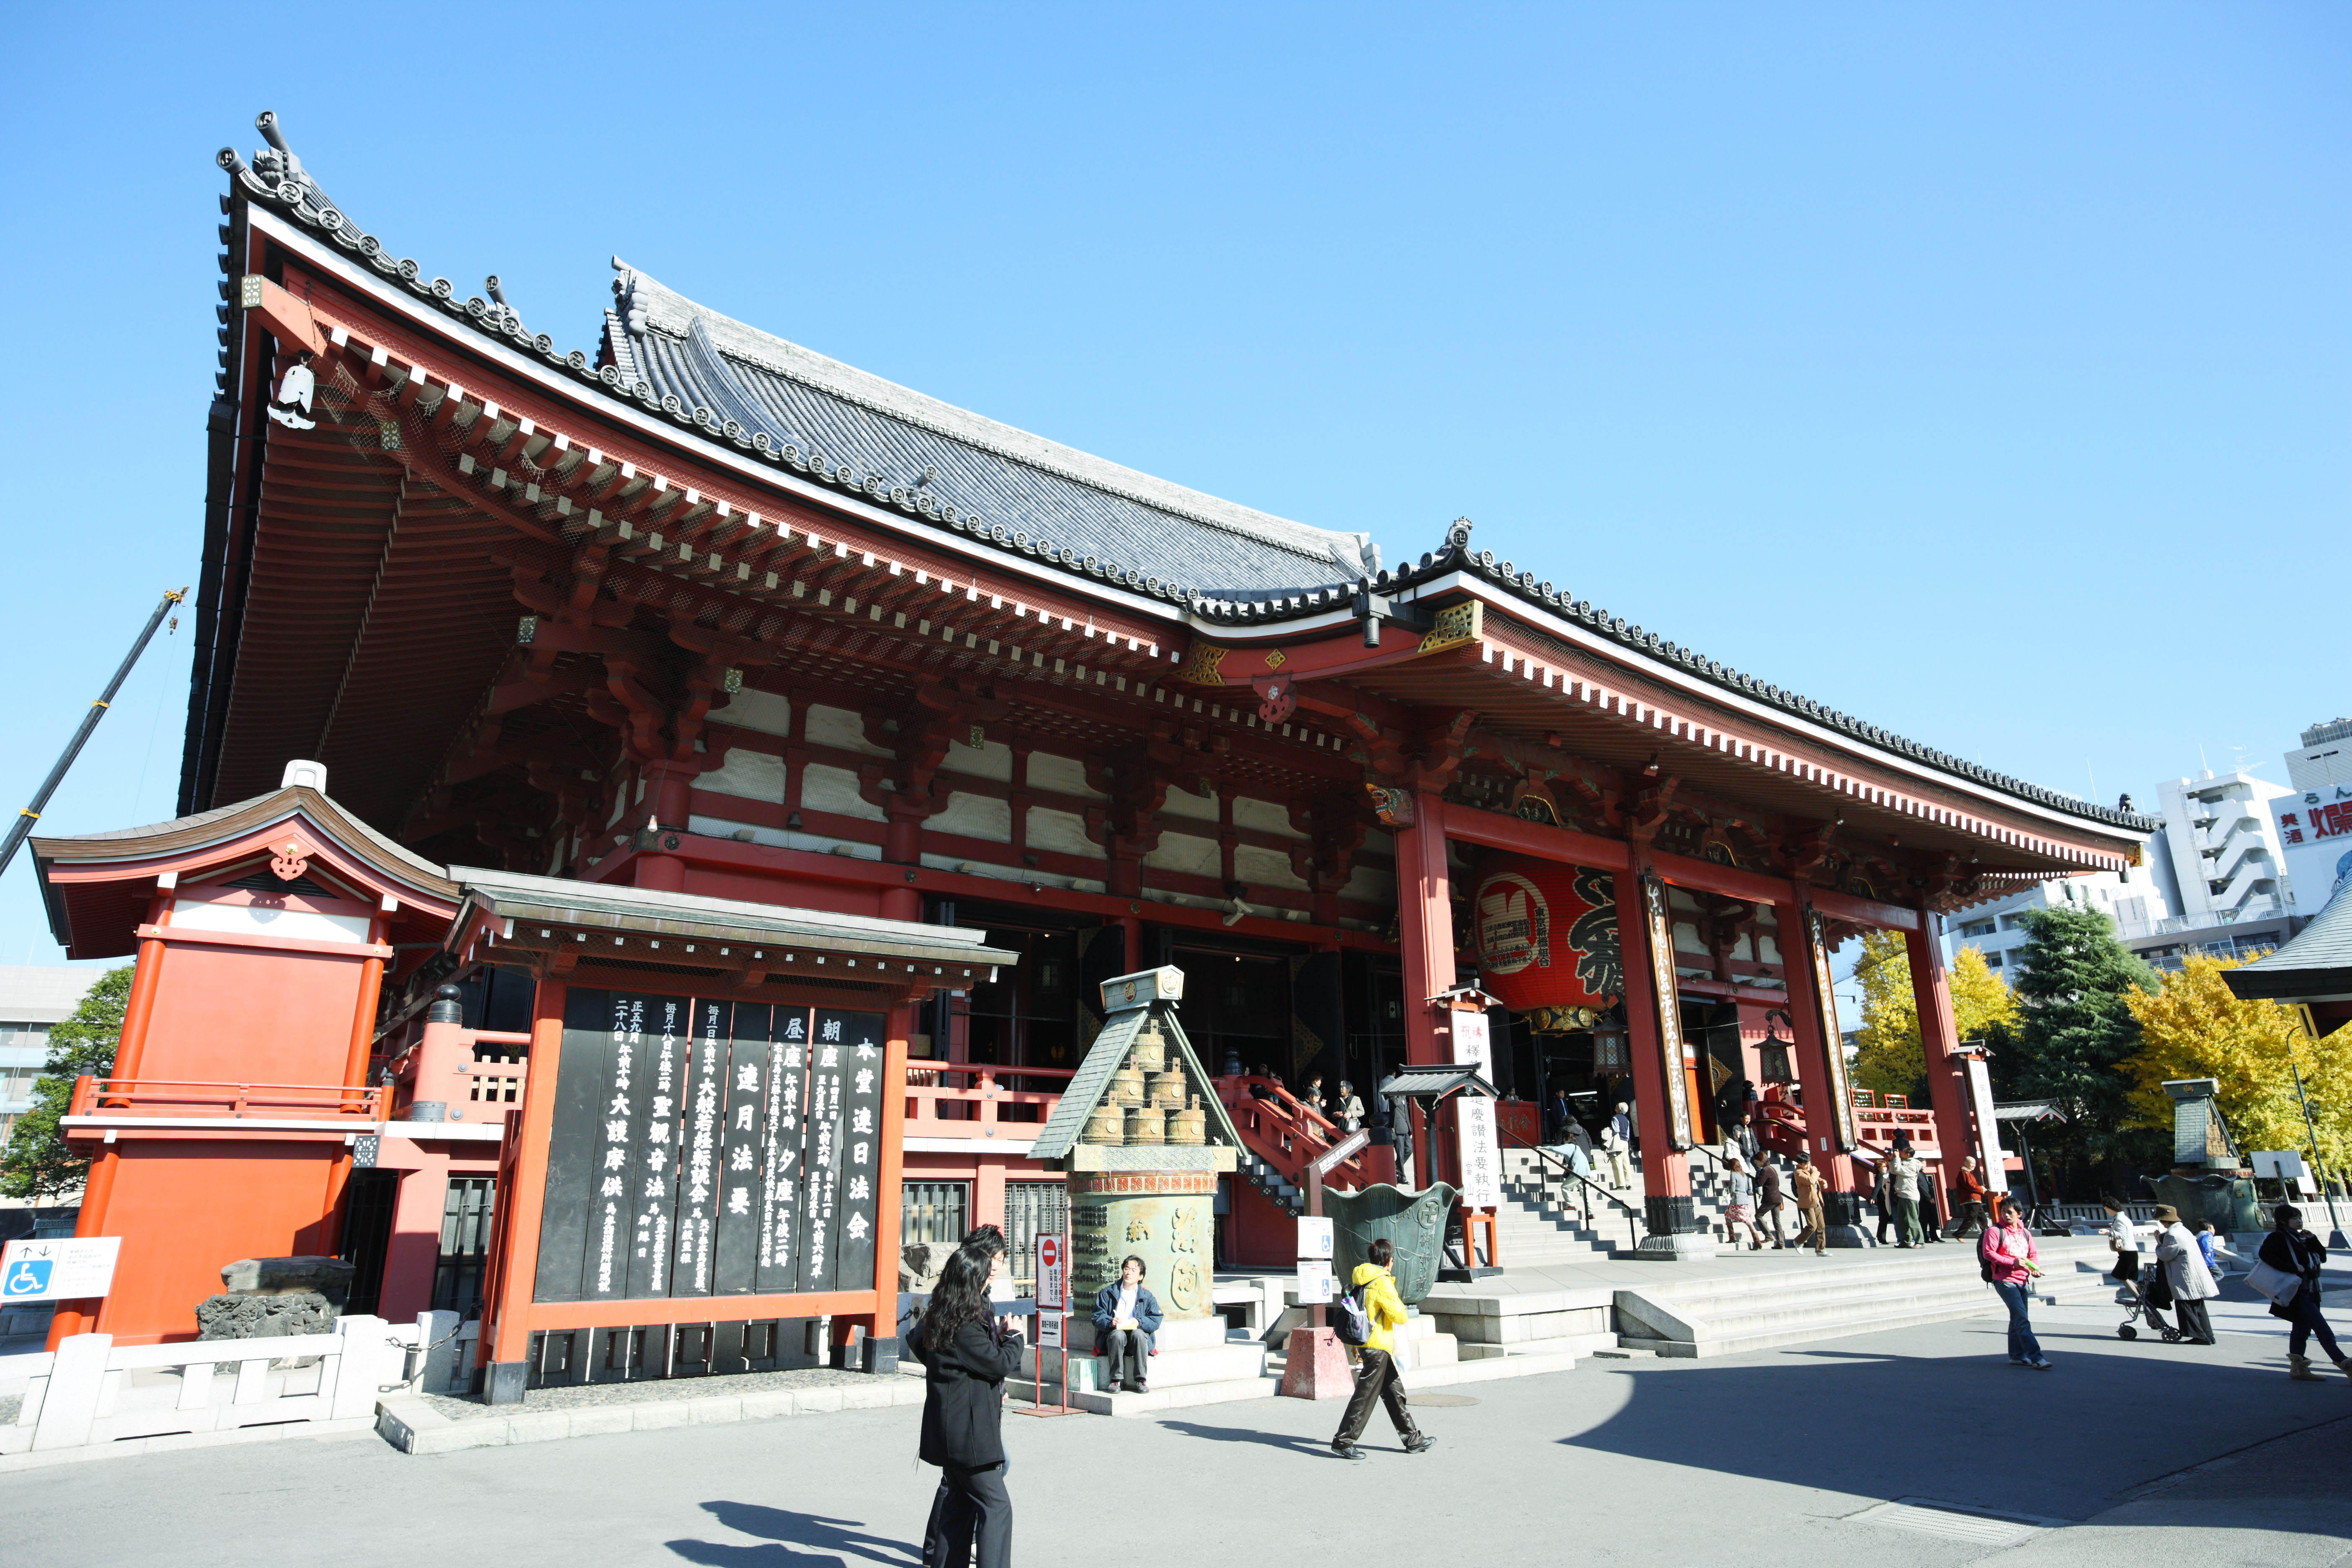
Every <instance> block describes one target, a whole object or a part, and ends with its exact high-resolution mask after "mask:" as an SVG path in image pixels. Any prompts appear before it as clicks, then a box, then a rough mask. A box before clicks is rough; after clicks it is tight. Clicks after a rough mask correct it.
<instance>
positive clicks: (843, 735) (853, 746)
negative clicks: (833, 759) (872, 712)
mask: <svg viewBox="0 0 2352 1568" xmlns="http://www.w3.org/2000/svg"><path fill="white" fill-rule="evenodd" d="M808 738H809V739H810V740H812V741H814V742H816V743H817V744H818V745H820V746H834V747H837V748H839V749H840V750H842V751H845V752H860V753H862V754H864V755H866V756H869V757H887V756H888V755H889V754H890V753H889V752H886V751H884V750H883V749H882V748H881V747H879V746H877V745H875V744H873V743H872V742H869V741H867V740H866V721H864V720H862V719H860V718H859V717H858V716H857V715H856V714H855V713H852V712H851V711H850V710H848V709H846V708H827V707H824V705H822V704H820V703H811V704H810V705H809V710H808Z"/></svg>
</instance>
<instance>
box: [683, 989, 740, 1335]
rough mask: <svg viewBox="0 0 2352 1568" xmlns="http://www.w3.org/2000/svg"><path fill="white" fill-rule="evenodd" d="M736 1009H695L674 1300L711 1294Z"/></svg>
mask: <svg viewBox="0 0 2352 1568" xmlns="http://www.w3.org/2000/svg"><path fill="white" fill-rule="evenodd" d="M733 1013H734V1006H733V1005H732V1004H731V1003H727V1002H711V1001H704V1000H698V1001H696V1003H695V1004H694V1039H693V1042H692V1046H691V1047H690V1050H691V1060H690V1061H689V1062H688V1068H687V1079H686V1097H685V1098H686V1114H685V1115H684V1116H683V1117H682V1118H681V1119H680V1125H679V1128H678V1146H677V1147H678V1155H677V1158H678V1173H677V1179H678V1184H679V1201H678V1205H677V1268H676V1269H675V1271H674V1272H673V1273H672V1274H671V1276H670V1288H669V1293H670V1294H671V1295H673V1296H708V1295H709V1294H710V1267H711V1254H712V1249H713V1247H714V1245H715V1244H716V1242H717V1241H718V1239H719V1223H718V1221H719V1215H718V1210H719V1162H720V1155H719V1117H720V1114H721V1107H720V1104H719V1097H720V1096H721V1095H722V1094H723V1093H724V1092H725V1091H726V1087H727V1050H728V1045H729V1034H730V1024H731V1022H732V1015H733Z"/></svg>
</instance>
